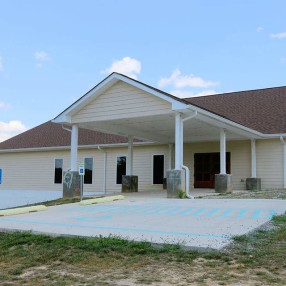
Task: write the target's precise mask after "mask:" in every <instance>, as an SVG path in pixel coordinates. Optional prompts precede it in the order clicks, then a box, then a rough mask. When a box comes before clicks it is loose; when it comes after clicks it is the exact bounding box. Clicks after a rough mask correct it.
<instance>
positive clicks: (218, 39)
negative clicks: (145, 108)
mask: <svg viewBox="0 0 286 286" xmlns="http://www.w3.org/2000/svg"><path fill="white" fill-rule="evenodd" d="M0 9H1V17H0V141H3V140H4V139H7V138H9V137H11V136H12V135H15V134H17V133H19V132H22V131H24V130H25V129H27V128H32V127H34V126H36V125H38V124H40V123H43V122H45V121H47V120H50V119H52V118H53V117H55V116H56V115H57V114H58V113H60V112H61V111H62V110H63V109H65V108H66V107H67V106H68V105H69V104H71V103H72V102H73V101H74V100H76V99H77V98H78V97H80V96H81V95H82V94H83V93H85V92H86V91H87V90H88V89H90V88H91V87H92V86H94V85H96V84H97V83H98V82H99V81H100V80H102V79H103V78H104V77H105V76H107V75H108V72H111V71H114V70H117V71H120V72H122V73H126V74H127V75H130V76H132V77H134V78H137V79H138V80H141V81H143V82H145V83H147V84H150V85H153V86H155V87H159V88H161V89H163V90H165V91H168V92H171V93H173V94H175V95H177V96H181V97H186V96H196V95H205V94H209V93H221V92H228V91H238V90H246V89H257V88H265V87H272V86H282V85H286V81H285V79H286V17H285V11H286V2H285V1H275V0H273V1H243V0H241V1H234V0H233V1H227V0H225V1H219V0H217V1H214V0H213V1H211V0H209V1H203V0H201V1H191V0H188V1H187V0H186V1H183V0H177V1H168V0H164V1H160V0H156V1H154V0H153V1H148V0H144V1H139V0H138V1H134V0H133V1H127V0H126V1H125V0H122V1H120V0H104V1H103V0H102V1H101V0H97V1H96V0H93V1H86V0H82V1H64V0H61V1H51V0H50V1H29V0H26V1H14V0H9V1H5V0H0Z"/></svg>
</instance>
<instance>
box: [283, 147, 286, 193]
mask: <svg viewBox="0 0 286 286" xmlns="http://www.w3.org/2000/svg"><path fill="white" fill-rule="evenodd" d="M283 181H284V182H283V187H284V189H285V188H286V143H285V142H284V144H283Z"/></svg>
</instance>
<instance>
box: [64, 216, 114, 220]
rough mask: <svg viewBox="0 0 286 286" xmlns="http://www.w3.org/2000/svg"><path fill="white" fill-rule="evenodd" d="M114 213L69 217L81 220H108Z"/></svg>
mask: <svg viewBox="0 0 286 286" xmlns="http://www.w3.org/2000/svg"><path fill="white" fill-rule="evenodd" d="M112 217H113V216H112V215H103V216H88V217H87V216H82V217H68V219H70V220H75V221H79V222H102V221H106V220H111V219H112Z"/></svg>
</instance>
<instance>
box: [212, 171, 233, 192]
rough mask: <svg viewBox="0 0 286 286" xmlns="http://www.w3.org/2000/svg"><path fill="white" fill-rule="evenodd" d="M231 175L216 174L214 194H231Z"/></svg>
mask: <svg viewBox="0 0 286 286" xmlns="http://www.w3.org/2000/svg"><path fill="white" fill-rule="evenodd" d="M232 191H233V187H232V175H231V174H216V175H215V192H216V193H231V192H232Z"/></svg>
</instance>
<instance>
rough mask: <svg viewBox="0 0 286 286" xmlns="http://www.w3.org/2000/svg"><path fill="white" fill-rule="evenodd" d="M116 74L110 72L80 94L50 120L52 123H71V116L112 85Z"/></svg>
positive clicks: (115, 79) (115, 80)
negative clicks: (95, 84) (73, 101)
mask: <svg viewBox="0 0 286 286" xmlns="http://www.w3.org/2000/svg"><path fill="white" fill-rule="evenodd" d="M115 75H116V74H112V75H110V76H109V77H107V78H106V79H104V80H103V81H102V82H101V83H99V84H98V85H97V86H96V87H94V88H92V89H91V90H90V91H89V92H88V93H86V94H85V95H84V96H82V97H81V98H80V99H79V100H78V101H76V102H75V103H73V104H72V105H71V106H70V107H68V108H67V109H66V110H65V111H64V112H63V113H61V114H60V115H58V116H57V117H55V118H54V119H53V120H52V122H54V123H71V116H72V115H73V114H75V113H77V112H78V111H79V110H81V109H82V108H83V107H84V106H86V105H87V104H88V103H89V102H91V101H92V100H94V99H96V98H97V97H98V96H99V95H100V94H102V93H103V92H104V91H105V90H106V89H107V88H109V87H111V86H112V85H114V84H115V83H116V82H117V81H118V79H117V78H116V77H115Z"/></svg>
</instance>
